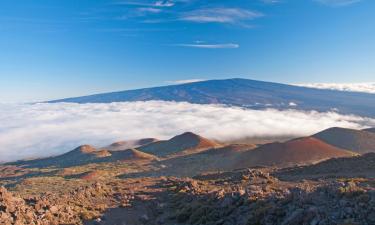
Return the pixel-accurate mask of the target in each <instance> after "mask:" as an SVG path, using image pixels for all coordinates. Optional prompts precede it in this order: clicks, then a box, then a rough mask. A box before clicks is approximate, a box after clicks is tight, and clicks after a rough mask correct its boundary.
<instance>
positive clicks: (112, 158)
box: [7, 145, 157, 168]
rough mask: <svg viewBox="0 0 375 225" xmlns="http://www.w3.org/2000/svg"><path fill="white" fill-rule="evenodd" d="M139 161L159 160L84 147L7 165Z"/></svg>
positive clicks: (129, 152) (130, 152) (136, 153)
mask: <svg viewBox="0 0 375 225" xmlns="http://www.w3.org/2000/svg"><path fill="white" fill-rule="evenodd" d="M129 160H133V161H137V160H150V161H152V160H157V157H156V156H153V155H151V154H147V153H144V152H141V151H139V150H136V149H125V150H116V151H109V150H106V149H96V148H94V147H92V146H91V145H82V146H80V147H78V148H76V149H74V150H72V151H70V152H67V153H65V154H62V155H59V156H53V157H48V158H41V159H34V160H21V161H17V162H13V163H7V165H16V166H22V167H29V168H45V167H60V168H66V167H72V166H83V165H86V164H90V163H109V162H116V161H129Z"/></svg>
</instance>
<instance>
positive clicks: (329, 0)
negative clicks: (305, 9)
mask: <svg viewBox="0 0 375 225" xmlns="http://www.w3.org/2000/svg"><path fill="white" fill-rule="evenodd" d="M314 1H316V2H319V3H321V4H324V5H327V6H332V7H342V6H349V5H352V4H355V3H358V2H361V1H362V0H314Z"/></svg>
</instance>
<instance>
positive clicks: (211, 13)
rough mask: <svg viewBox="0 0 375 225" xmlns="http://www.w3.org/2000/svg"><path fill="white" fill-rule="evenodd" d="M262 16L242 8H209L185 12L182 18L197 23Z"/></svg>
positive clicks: (225, 21)
mask: <svg viewBox="0 0 375 225" xmlns="http://www.w3.org/2000/svg"><path fill="white" fill-rule="evenodd" d="M261 16H263V15H262V14H261V13H258V12H254V11H249V10H245V9H241V8H207V9H196V10H193V11H190V12H186V13H183V14H182V15H181V17H180V20H184V21H190V22H197V23H236V22H239V21H242V20H251V19H255V18H258V17H261Z"/></svg>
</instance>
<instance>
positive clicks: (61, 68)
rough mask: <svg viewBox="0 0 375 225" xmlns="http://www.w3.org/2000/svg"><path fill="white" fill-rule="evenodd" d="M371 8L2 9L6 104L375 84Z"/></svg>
mask: <svg viewBox="0 0 375 225" xmlns="http://www.w3.org/2000/svg"><path fill="white" fill-rule="evenodd" d="M374 11H375V1H372V0H227V1H224V0H154V1H152V0H112V1H109V0H107V1H104V0H96V1H93V0H63V1H58V0H33V1H29V0H19V1H14V0H1V1H0V81H1V82H0V89H1V95H0V102H9V101H34V100H47V99H54V98H61V97H70V96H77V95H85V94H92V93H98V92H106V91H114V90H124V89H133V88H139V87H149V86H158V85H165V84H168V83H171V81H176V80H186V79H222V78H232V77H243V78H250V79H258V80H266V81H276V82H283V83H300V82H302V83H306V82H309V83H310V82H370V81H375V79H374V78H375V77H374V76H375V66H374V63H375V22H374V21H375V13H374Z"/></svg>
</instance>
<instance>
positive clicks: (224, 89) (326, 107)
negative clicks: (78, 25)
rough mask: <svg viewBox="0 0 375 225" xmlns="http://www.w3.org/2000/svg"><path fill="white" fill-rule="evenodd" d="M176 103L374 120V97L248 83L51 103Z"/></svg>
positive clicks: (219, 83) (191, 85) (197, 84)
mask: <svg viewBox="0 0 375 225" xmlns="http://www.w3.org/2000/svg"><path fill="white" fill-rule="evenodd" d="M149 100H163V101H177V102H182V101H184V102H190V103H197V104H216V103H218V104H226V105H234V106H241V107H248V108H253V109H262V108H270V107H272V108H276V109H289V108H295V109H301V110H318V111H331V110H337V111H339V112H341V113H344V114H356V115H361V116H375V95H374V94H367V93H356V92H343V91H335V90H324V89H314V88H307V87H299V86H292V85H286V84H279V83H271V82H263V81H255V80H248V79H227V80H208V81H201V82H195V83H188V84H180V85H170V86H163V87H154V88H144V89H137V90H129V91H120V92H112V93H105V94H96V95H90V96H83V97H76V98H67V99H60V100H54V101H50V102H51V103H55V102H73V103H109V102H132V101H149Z"/></svg>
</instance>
